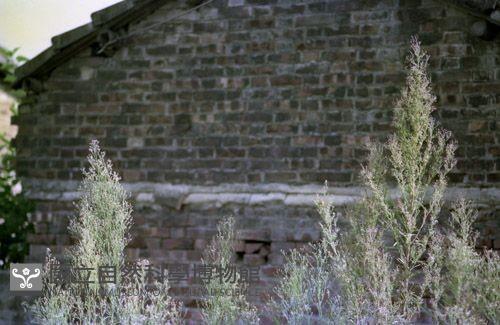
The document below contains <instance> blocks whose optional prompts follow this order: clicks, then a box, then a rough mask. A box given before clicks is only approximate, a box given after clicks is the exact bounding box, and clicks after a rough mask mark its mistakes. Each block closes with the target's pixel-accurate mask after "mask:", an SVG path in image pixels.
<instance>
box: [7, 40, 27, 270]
mask: <svg viewBox="0 0 500 325" xmlns="http://www.w3.org/2000/svg"><path fill="white" fill-rule="evenodd" d="M17 51H18V49H15V50H12V51H9V50H6V49H3V48H1V47H0V78H1V80H0V88H1V89H0V90H4V91H6V92H7V93H9V94H10V95H12V96H14V98H15V99H17V100H21V99H22V98H23V97H24V92H23V91H22V90H14V89H13V88H12V86H13V84H14V81H15V76H14V70H15V68H16V67H17V66H18V65H19V64H20V63H21V62H24V61H26V58H25V57H23V56H20V55H17ZM11 111H12V115H15V114H16V112H17V101H14V103H13V104H12V106H11ZM15 153H16V151H15V148H14V147H13V145H12V142H11V140H10V139H8V138H7V137H6V135H5V134H0V268H7V269H8V268H9V265H10V263H19V262H22V261H23V260H24V257H25V256H26V255H27V254H28V252H29V245H28V242H27V237H28V234H29V233H31V232H33V225H32V224H31V223H30V222H29V218H28V216H29V214H30V213H31V212H33V210H34V203H33V202H32V201H30V200H28V199H27V198H26V197H25V196H24V193H23V192H22V185H21V181H20V180H19V179H17V177H16V172H15V169H14V164H13V163H14V159H15Z"/></svg>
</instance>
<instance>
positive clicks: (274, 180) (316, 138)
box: [17, 0, 500, 279]
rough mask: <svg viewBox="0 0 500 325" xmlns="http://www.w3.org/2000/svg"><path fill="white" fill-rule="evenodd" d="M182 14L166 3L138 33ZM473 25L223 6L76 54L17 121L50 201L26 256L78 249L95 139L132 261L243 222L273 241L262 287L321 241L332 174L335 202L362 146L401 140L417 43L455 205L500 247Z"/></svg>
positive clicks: (491, 108)
mask: <svg viewBox="0 0 500 325" xmlns="http://www.w3.org/2000/svg"><path fill="white" fill-rule="evenodd" d="M185 9H187V8H186V7H185V5H181V4H180V2H179V1H178V2H172V3H170V4H167V5H166V6H164V7H162V8H161V9H160V10H157V11H156V12H155V13H153V14H152V15H151V16H149V17H148V18H147V19H145V20H142V21H140V22H137V23H134V24H132V25H131V26H130V27H129V31H131V32H134V31H139V30H141V29H142V28H145V27H147V26H150V25H152V24H155V23H157V22H160V21H164V20H165V19H166V18H167V17H172V16H174V15H176V14H177V13H179V12H180V11H181V10H185ZM472 22H473V18H471V17H469V16H467V15H465V14H464V13H462V12H459V11H456V10H455V9H453V8H447V7H446V6H445V5H443V4H442V3H441V1H431V0H422V1H395V0H394V1H392V0H385V1H384V0H380V1H374V0H349V1H344V0H331V1H257V0H241V1H235V0H230V1H228V2H225V1H219V2H217V1H216V2H214V3H213V4H211V5H209V6H207V7H205V8H203V9H201V10H199V11H197V12H195V13H191V14H189V15H188V16H185V17H183V18H181V20H180V21H178V22H176V23H170V24H166V25H162V26H161V27H157V28H155V29H153V30H151V31H148V32H144V33H141V34H140V35H139V36H135V37H133V38H131V39H129V40H127V42H126V44H125V45H124V46H122V47H120V48H119V49H118V50H117V52H116V53H115V54H114V55H112V56H111V57H99V56H95V55H92V53H93V51H92V49H91V48H89V49H87V50H83V51H81V52H80V53H78V55H76V56H75V57H73V58H71V59H70V60H69V61H68V62H66V63H64V64H62V65H60V66H59V67H58V68H57V69H55V70H54V71H53V72H52V73H51V74H48V75H47V76H46V77H45V79H44V80H43V87H44V90H43V91H41V92H40V93H38V94H32V95H31V98H32V99H33V100H34V104H31V105H25V106H23V107H22V108H21V110H20V116H19V118H18V120H17V123H18V124H19V130H20V131H19V135H18V138H17V146H18V148H19V159H18V170H19V172H20V174H21V175H22V176H23V177H24V178H25V183H26V184H27V187H28V188H31V192H30V193H31V194H30V195H31V196H32V197H33V198H36V199H38V200H39V206H38V211H37V213H35V215H34V220H36V222H37V234H36V235H34V236H33V237H32V243H33V245H32V257H33V258H34V259H35V258H40V257H41V254H42V253H43V251H44V247H45V246H47V245H50V246H51V247H52V248H53V249H56V250H59V251H60V250H61V249H62V248H63V247H65V246H67V245H68V244H69V243H70V239H69V237H68V235H67V233H66V230H65V229H66V228H65V227H66V225H67V217H68V216H70V215H71V214H72V212H71V211H72V205H71V204H70V202H71V201H72V200H74V199H75V198H76V196H77V193H75V192H74V191H75V189H76V181H77V180H78V179H79V178H80V176H81V175H80V169H81V168H82V167H83V166H84V164H85V161H84V157H85V156H86V154H87V145H88V142H89V140H90V139H94V138H96V139H98V140H100V141H101V143H102V146H103V148H104V149H105V150H106V151H107V153H108V155H109V156H110V157H111V158H112V159H113V160H114V162H115V165H116V166H117V168H118V170H119V171H120V173H121V174H122V175H123V179H124V182H125V183H126V184H127V186H128V188H129V189H130V191H131V192H132V196H133V200H134V203H135V205H136V211H135V218H136V223H135V227H134V234H135V237H136V238H137V239H135V240H134V242H133V243H132V244H131V247H130V251H129V254H131V256H135V257H138V256H141V257H146V256H149V257H151V258H152V259H153V260H157V261H167V262H168V261H169V260H170V261H172V260H173V261H179V260H185V261H195V260H198V259H199V257H200V251H201V249H202V248H203V247H204V245H205V244H206V242H207V240H209V238H210V236H211V235H213V233H214V229H215V225H216V222H217V220H218V219H219V218H220V217H222V216H224V215H227V214H234V215H236V216H237V219H238V223H239V227H240V228H241V229H242V230H243V234H242V235H241V236H240V239H241V241H242V243H243V244H245V243H248V244H255V243H257V244H259V245H260V246H261V247H264V248H265V249H264V248H263V249H262V252H261V249H259V250H257V251H255V252H253V251H252V252H251V250H252V249H248V254H249V255H251V256H249V257H245V254H240V255H239V256H240V258H241V259H242V261H243V262H247V263H255V264H262V265H265V267H264V269H267V271H266V270H263V272H264V273H265V274H263V277H264V279H266V276H267V275H272V273H273V270H274V266H277V265H279V264H280V260H279V254H278V252H279V250H280V249H282V248H288V247H296V246H297V245H301V244H303V243H304V242H307V241H309V240H314V239H316V238H317V236H318V231H317V229H316V228H315V226H314V223H315V222H316V219H315V212H314V209H313V208H312V200H313V198H314V193H316V192H317V191H319V190H320V188H321V184H322V183H323V181H325V180H328V181H329V182H330V184H331V185H332V190H331V191H332V196H333V197H334V198H335V199H336V200H338V205H340V206H342V205H346V204H348V203H350V202H352V201H354V200H356V198H357V197H358V195H359V193H360V190H359V188H356V186H357V185H358V183H357V173H358V171H359V166H360V164H361V163H362V162H363V161H364V158H365V154H366V151H365V150H364V149H363V145H364V144H365V143H367V141H368V140H369V139H370V138H376V139H384V138H385V137H386V136H387V134H388V133H389V132H390V129H391V126H390V121H391V118H392V108H393V102H394V99H395V96H396V95H397V93H398V89H399V88H400V87H401V86H402V85H403V82H404V73H403V71H402V64H401V62H402V60H403V59H404V56H405V55H406V52H407V47H408V40H409V37H410V36H411V35H413V34H418V35H419V37H420V39H421V40H422V42H423V44H424V46H425V48H426V50H427V51H428V52H429V53H430V54H431V55H432V59H431V62H430V63H431V71H430V72H431V74H432V79H433V82H434V89H435V92H436V94H437V95H438V104H437V105H438V107H439V109H438V111H437V113H436V118H437V119H438V120H439V121H440V122H441V123H442V124H443V125H444V126H445V127H446V128H447V129H449V130H451V131H452V132H453V134H454V136H455V138H456V139H457V140H458V141H459V149H458V166H457V169H456V170H455V171H454V172H453V174H452V177H451V181H452V186H453V187H454V189H453V191H452V192H451V193H452V194H451V195H450V197H451V198H456V197H457V196H458V195H457V193H459V194H460V195H462V194H463V195H466V196H468V197H471V198H475V199H478V200H479V201H480V202H479V207H480V208H481V211H482V212H481V215H482V217H481V218H482V219H481V223H480V225H481V226H480V229H481V231H482V235H483V237H482V238H483V242H482V244H483V245H486V246H497V248H500V241H499V235H498V229H499V228H500V227H499V225H498V220H499V216H498V211H499V209H498V207H499V206H500V203H499V202H500V191H498V185H499V183H500V158H499V157H500V132H499V128H500V116H499V114H500V67H499V53H500V52H499V49H500V46H499V42H498V39H496V40H493V41H483V40H480V39H477V38H474V37H473V36H471V35H469V34H468V28H469V26H470V24H471V23H472ZM224 184H232V185H224ZM245 232H246V233H245ZM241 247H244V246H241ZM266 272H267V273H266ZM266 274H267V275H266Z"/></svg>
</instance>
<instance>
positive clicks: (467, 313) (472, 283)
mask: <svg viewBox="0 0 500 325" xmlns="http://www.w3.org/2000/svg"><path fill="white" fill-rule="evenodd" d="M428 58H429V57H428V56H427V55H426V54H425V52H424V51H423V50H422V48H421V47H420V44H419V42H418V41H417V39H416V38H413V39H412V41H411V50H410V55H409V56H408V74H407V78H406V86H405V87H404V89H403V90H402V93H401V97H400V99H399V101H398V102H397V105H396V108H395V111H394V113H395V118H394V133H393V134H392V135H391V136H390V138H389V140H388V141H387V143H385V144H374V145H372V146H371V148H370V155H369V162H368V164H367V165H366V166H364V167H363V169H362V174H361V176H362V180H363V183H364V185H365V186H366V188H367V195H366V196H365V198H364V199H363V200H362V201H361V202H360V204H358V205H357V206H356V207H354V208H353V209H350V210H349V211H348V213H347V220H348V222H349V227H348V228H349V229H348V231H346V232H344V233H342V235H340V230H339V227H338V226H337V221H338V216H337V214H335V213H334V212H333V207H332V206H331V204H330V203H329V200H328V196H327V195H325V196H322V197H321V198H320V199H319V200H318V202H317V208H318V211H319V214H320V216H321V221H320V226H321V230H322V239H321V241H320V243H319V244H318V245H315V246H313V249H312V254H305V253H301V252H298V251H294V252H292V253H291V254H290V255H289V256H288V259H287V260H288V262H287V264H286V265H285V267H284V274H283V280H282V281H281V282H280V283H279V285H278V286H277V288H276V293H277V296H278V298H277V299H275V300H274V302H273V306H274V311H275V313H276V314H277V315H278V318H279V319H285V320H286V321H287V322H288V323H289V324H312V323H315V324H316V323H325V324H326V323H348V324H400V323H418V322H421V321H422V320H423V318H426V317H427V319H428V318H429V317H430V318H431V319H433V320H434V321H436V322H444V323H454V324H457V323H458V324H485V323H487V322H492V323H495V322H498V319H500V318H499V314H498V313H499V310H500V308H499V301H500V300H499V299H498V298H499V294H500V286H499V285H498V284H499V280H498V279H499V277H498V275H499V265H500V259H499V257H498V255H497V254H495V253H494V252H491V251H490V252H486V253H484V254H479V253H477V252H476V251H475V248H474V246H475V242H474V239H475V238H474V235H473V230H472V229H473V228H472V224H473V222H474V219H475V217H474V215H475V213H474V211H473V209H472V208H471V207H470V204H468V203H466V202H465V201H460V202H459V203H457V204H456V205H455V208H454V209H453V212H452V216H451V223H450V225H449V226H448V227H440V226H439V225H438V218H439V216H440V214H441V212H442V209H443V205H444V202H443V194H444V192H445V190H446V187H447V175H448V173H449V172H450V171H451V170H452V169H453V168H454V166H455V158H454V152H455V149H456V144H455V142H454V141H453V140H452V139H451V134H450V132H448V131H446V130H444V129H442V128H441V127H440V126H439V125H438V123H437V122H435V121H434V119H433V118H432V116H431V114H432V113H433V111H434V110H435V106H434V104H435V97H434V96H433V95H432V92H431V83H430V80H429V77H428V76H427V71H426V70H427V65H428ZM311 270H312V271H311ZM317 274H319V276H318V275H317ZM312 275H314V276H312ZM318 290H321V291H322V293H318Z"/></svg>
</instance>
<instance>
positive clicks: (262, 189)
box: [23, 179, 500, 209]
mask: <svg viewBox="0 0 500 325" xmlns="http://www.w3.org/2000/svg"><path fill="white" fill-rule="evenodd" d="M23 185H24V187H25V188H26V189H27V192H26V193H27V195H28V197H30V198H32V199H35V200H42V201H75V200H77V199H78V197H79V192H78V185H79V183H78V182H76V181H50V180H38V179H24V180H23ZM123 185H124V187H125V189H126V190H127V191H128V192H129V193H130V194H131V198H132V199H133V200H135V201H136V202H137V203H139V204H166V205H168V206H171V207H174V208H176V209H180V208H181V207H182V206H185V205H204V206H210V207H221V206H224V205H227V204H238V205H252V206H254V205H268V204H283V205H286V206H312V205H314V202H315V200H316V199H317V197H318V195H319V194H321V193H323V192H324V187H323V186H321V185H315V184H309V185H289V184H281V183H270V184H239V183H236V184H220V185H213V186H209V185H206V186H202V185H185V184H169V183H144V182H143V183H124V184H123ZM326 195H327V197H328V199H329V200H331V201H332V203H333V204H334V205H336V206H344V205H349V204H352V203H354V202H356V201H358V200H360V199H361V198H362V197H363V196H364V195H366V191H365V189H364V188H362V187H329V188H328V191H327V193H326ZM397 195H398V194H397V191H395V190H393V191H392V193H391V196H397ZM462 197H463V198H466V199H469V200H472V201H474V202H475V204H476V205H479V206H482V205H483V206H484V205H485V206H489V205H498V204H500V189H499V188H465V187H450V188H449V189H448V191H447V192H446V194H445V201H447V202H452V201H455V200H457V199H459V198H462Z"/></svg>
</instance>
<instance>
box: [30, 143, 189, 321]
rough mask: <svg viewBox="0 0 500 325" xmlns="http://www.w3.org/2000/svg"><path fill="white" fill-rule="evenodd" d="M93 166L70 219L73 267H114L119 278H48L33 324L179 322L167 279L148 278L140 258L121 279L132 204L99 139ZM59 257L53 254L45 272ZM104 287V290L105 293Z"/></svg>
mask: <svg viewBox="0 0 500 325" xmlns="http://www.w3.org/2000/svg"><path fill="white" fill-rule="evenodd" d="M88 161H89V164H90V167H89V168H88V169H87V170H85V171H84V173H83V175H84V180H83V182H82V185H81V187H80V190H81V193H82V196H81V198H80V200H79V202H78V205H77V207H78V213H79V215H78V217H77V219H76V220H73V221H72V222H71V223H70V226H69V231H70V232H71V233H72V234H73V236H75V238H76V240H77V242H76V244H75V245H74V247H73V248H72V249H70V250H69V254H68V255H69V256H68V257H69V261H70V263H71V266H72V267H73V268H75V267H85V268H91V269H92V270H97V269H98V268H99V267H100V266H112V267H114V268H115V270H116V275H117V281H116V283H105V284H98V283H97V281H95V280H96V279H91V280H94V283H91V284H90V285H89V286H81V285H76V284H64V283H57V282H56V283H50V282H49V281H48V278H47V277H45V278H44V290H43V296H42V297H41V298H39V299H37V300H36V301H35V302H34V304H33V305H31V306H30V307H29V309H30V311H31V312H32V315H33V318H34V319H33V320H34V322H35V323H39V324H72V323H78V324H104V323H105V324H175V323H179V322H180V313H179V304H178V303H177V302H175V301H174V300H173V299H172V298H171V297H170V296H169V295H168V289H169V286H168V282H159V281H158V280H157V279H153V280H151V279H149V277H147V274H146V271H145V268H146V266H147V265H148V264H149V263H148V262H147V261H141V262H140V263H139V265H138V269H139V276H138V277H132V278H130V279H122V278H121V277H120V276H119V275H120V270H121V269H122V267H123V266H124V265H125V257H124V249H125V247H126V246H127V244H128V242H129V240H130V237H129V228H130V225H131V223H132V216H131V214H132V208H131V206H130V204H129V203H128V202H127V199H128V194H127V193H126V191H125V190H124V188H123V187H122V186H121V184H120V178H119V176H118V174H117V173H116V172H114V171H113V168H112V164H111V161H109V160H107V159H106V157H105V154H104V152H102V151H101V150H100V148H99V144H98V142H97V141H92V142H91V144H90V154H89V156H88ZM57 264H59V262H58V261H57V260H56V259H55V258H54V257H53V256H51V255H50V254H49V255H48V257H47V266H46V268H47V269H46V272H48V271H49V269H48V268H49V267H55V265H57ZM102 292H104V295H103V294H102Z"/></svg>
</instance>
